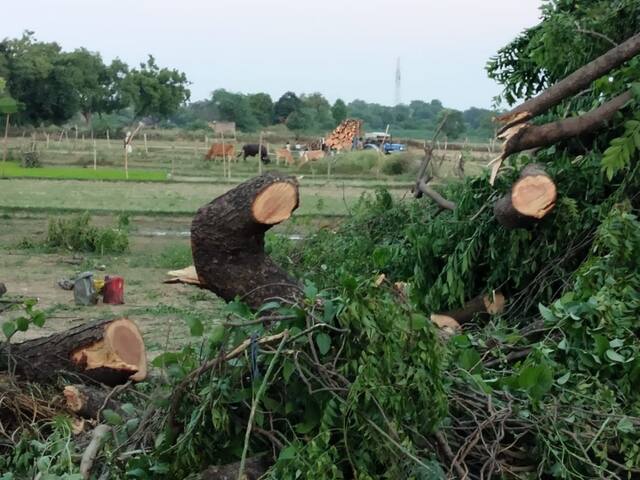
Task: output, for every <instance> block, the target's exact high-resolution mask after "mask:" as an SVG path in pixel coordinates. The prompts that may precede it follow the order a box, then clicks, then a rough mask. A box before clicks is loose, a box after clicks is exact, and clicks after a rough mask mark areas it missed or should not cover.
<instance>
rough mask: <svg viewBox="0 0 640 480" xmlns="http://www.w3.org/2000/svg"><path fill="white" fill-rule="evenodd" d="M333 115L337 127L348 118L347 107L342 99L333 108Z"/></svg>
mask: <svg viewBox="0 0 640 480" xmlns="http://www.w3.org/2000/svg"><path fill="white" fill-rule="evenodd" d="M331 115H332V116H333V121H334V122H335V124H336V125H337V124H339V123H340V122H342V121H343V120H344V119H346V118H347V115H348V113H347V105H346V104H345V103H344V101H343V100H342V99H341V98H338V99H337V100H336V101H335V103H334V104H333V107H331Z"/></svg>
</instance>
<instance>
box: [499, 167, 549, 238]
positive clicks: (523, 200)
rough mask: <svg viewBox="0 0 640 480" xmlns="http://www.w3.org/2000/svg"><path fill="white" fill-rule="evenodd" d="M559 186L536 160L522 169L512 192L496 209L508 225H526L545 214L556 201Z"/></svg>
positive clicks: (515, 226) (509, 226) (502, 199)
mask: <svg viewBox="0 0 640 480" xmlns="http://www.w3.org/2000/svg"><path fill="white" fill-rule="evenodd" d="M556 198H557V190H556V184H555V183H554V181H553V179H552V178H551V177H550V176H549V175H548V174H547V173H546V172H545V171H544V169H543V167H542V166H541V165H539V164H537V163H531V164H529V165H527V166H526V167H525V168H523V169H522V172H521V173H520V178H519V179H518V180H517V181H516V182H515V183H514V184H513V185H512V186H511V192H509V193H507V194H506V195H505V196H503V197H502V198H500V199H499V200H498V201H497V202H496V203H495V205H494V206H493V213H494V215H495V217H496V219H497V220H498V222H500V224H501V225H503V226H504V227H506V228H509V229H514V228H527V227H530V226H531V225H533V224H535V223H536V222H538V221H539V220H540V219H542V218H544V217H545V216H546V215H547V214H548V213H549V212H550V211H551V210H553V208H554V207H555V205H556Z"/></svg>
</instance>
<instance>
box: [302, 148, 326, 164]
mask: <svg viewBox="0 0 640 480" xmlns="http://www.w3.org/2000/svg"><path fill="white" fill-rule="evenodd" d="M324 155H325V153H324V151H323V150H307V151H306V152H304V153H303V154H302V157H303V158H304V162H303V163H307V162H308V161H309V160H318V159H319V158H324Z"/></svg>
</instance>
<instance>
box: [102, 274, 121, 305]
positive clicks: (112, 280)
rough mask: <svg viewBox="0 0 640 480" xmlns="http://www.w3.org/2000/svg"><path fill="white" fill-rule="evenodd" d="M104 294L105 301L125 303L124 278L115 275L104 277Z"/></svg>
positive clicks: (118, 303) (117, 303)
mask: <svg viewBox="0 0 640 480" xmlns="http://www.w3.org/2000/svg"><path fill="white" fill-rule="evenodd" d="M102 295H103V296H104V299H103V301H104V303H111V304H113V305H120V304H122V303H124V278H122V277H118V276H113V277H109V276H106V277H104V290H103V291H102Z"/></svg>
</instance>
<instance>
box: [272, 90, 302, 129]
mask: <svg viewBox="0 0 640 480" xmlns="http://www.w3.org/2000/svg"><path fill="white" fill-rule="evenodd" d="M301 108H302V102H301V101H300V99H299V98H298V96H297V95H296V94H295V93H293V92H286V93H284V94H283V95H282V96H281V97H280V98H279V99H278V101H277V102H276V104H275V105H274V108H273V113H274V119H275V122H276V123H283V122H285V121H286V120H287V118H288V117H289V115H291V113H293V112H295V111H298V110H300V109H301Z"/></svg>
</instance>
